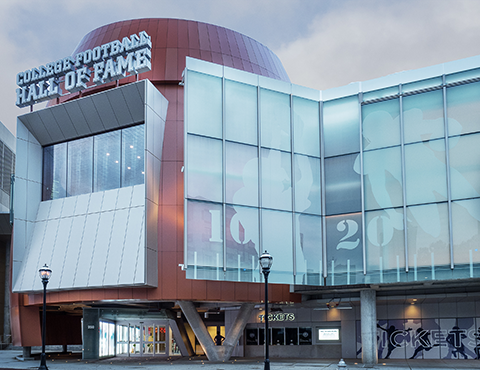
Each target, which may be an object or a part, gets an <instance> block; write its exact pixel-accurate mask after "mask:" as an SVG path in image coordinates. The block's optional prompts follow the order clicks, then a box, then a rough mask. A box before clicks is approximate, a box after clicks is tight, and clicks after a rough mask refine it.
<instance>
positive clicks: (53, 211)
mask: <svg viewBox="0 0 480 370" xmlns="http://www.w3.org/2000/svg"><path fill="white" fill-rule="evenodd" d="M64 200H65V198H61V199H55V200H52V201H51V202H52V204H51V205H50V213H49V215H48V218H49V219H50V220H52V219H55V218H60V216H61V215H62V208H63V202H64Z"/></svg>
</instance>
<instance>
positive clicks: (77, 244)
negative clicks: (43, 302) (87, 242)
mask: <svg viewBox="0 0 480 370" xmlns="http://www.w3.org/2000/svg"><path fill="white" fill-rule="evenodd" d="M86 220H87V216H77V217H73V218H72V227H71V228H70V238H69V241H68V246H67V250H66V253H65V261H64V263H63V272H62V277H61V287H62V288H70V287H73V286H74V284H73V282H74V280H75V273H76V272H77V269H78V268H79V271H80V273H82V272H85V268H84V266H78V265H77V263H78V256H79V254H80V253H79V252H80V250H81V248H82V237H83V231H84V229H85V222H86ZM88 267H90V265H88Z"/></svg>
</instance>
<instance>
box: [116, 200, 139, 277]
mask: <svg viewBox="0 0 480 370" xmlns="http://www.w3.org/2000/svg"><path fill="white" fill-rule="evenodd" d="M144 217H145V208H144V207H137V208H132V209H130V214H129V216H128V224H127V230H126V235H125V246H124V248H123V254H122V259H121V265H120V276H119V280H118V284H119V285H126V284H129V283H130V282H132V281H134V276H135V265H136V262H137V254H138V253H137V252H138V250H139V249H141V248H144V246H143V244H142V235H143V233H144Z"/></svg>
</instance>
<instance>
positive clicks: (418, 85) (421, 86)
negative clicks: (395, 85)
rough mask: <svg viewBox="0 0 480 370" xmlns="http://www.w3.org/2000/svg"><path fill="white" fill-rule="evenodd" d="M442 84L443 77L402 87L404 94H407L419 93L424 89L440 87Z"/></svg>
mask: <svg viewBox="0 0 480 370" xmlns="http://www.w3.org/2000/svg"><path fill="white" fill-rule="evenodd" d="M441 84H442V77H434V78H429V79H428V80H421V81H415V82H410V83H408V84H404V85H403V86H402V92H403V93H407V92H410V91H418V90H422V89H428V88H431V87H436V86H440V85H441Z"/></svg>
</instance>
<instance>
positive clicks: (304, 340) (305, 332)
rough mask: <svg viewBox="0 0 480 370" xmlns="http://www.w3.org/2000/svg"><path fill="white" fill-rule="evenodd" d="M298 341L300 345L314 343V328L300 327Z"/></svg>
mask: <svg viewBox="0 0 480 370" xmlns="http://www.w3.org/2000/svg"><path fill="white" fill-rule="evenodd" d="M298 343H299V344H300V345H310V344H312V328H298Z"/></svg>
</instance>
